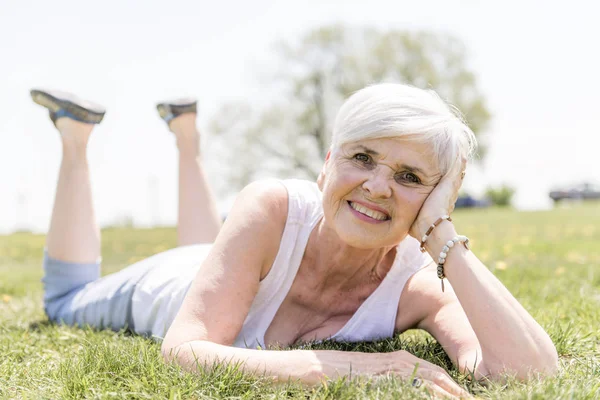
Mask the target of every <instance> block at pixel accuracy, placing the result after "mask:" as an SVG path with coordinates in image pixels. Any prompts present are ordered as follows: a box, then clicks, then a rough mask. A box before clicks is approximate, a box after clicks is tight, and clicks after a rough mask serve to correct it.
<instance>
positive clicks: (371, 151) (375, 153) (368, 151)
mask: <svg viewBox="0 0 600 400" xmlns="http://www.w3.org/2000/svg"><path fill="white" fill-rule="evenodd" d="M353 149H360V150H362V151H363V152H365V153H367V154H369V155H371V156H378V155H379V153H378V152H376V151H375V150H373V149H371V148H369V147H366V146H363V145H362V144H357V145H356V146H354V148H353Z"/></svg>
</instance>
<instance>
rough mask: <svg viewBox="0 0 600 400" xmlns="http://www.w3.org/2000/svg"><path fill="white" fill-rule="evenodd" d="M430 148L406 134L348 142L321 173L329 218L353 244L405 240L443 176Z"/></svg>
mask: <svg viewBox="0 0 600 400" xmlns="http://www.w3.org/2000/svg"><path fill="white" fill-rule="evenodd" d="M429 153H430V151H428V147H427V146H426V145H425V144H421V143H415V142H412V141H407V140H406V139H390V138H383V139H369V140H361V141H357V142H352V143H347V144H344V145H343V146H342V147H341V148H340V149H339V150H337V151H336V152H335V153H333V154H331V156H330V157H329V158H328V159H327V160H326V163H325V166H324V167H323V172H322V174H321V176H320V177H319V187H320V188H321V190H322V192H323V209H324V221H325V223H327V224H328V226H330V227H332V228H333V229H334V230H335V232H336V233H337V234H338V236H339V237H340V238H341V239H342V240H343V241H344V242H346V243H347V244H348V245H350V246H353V247H357V248H363V249H371V248H380V247H384V246H393V245H397V244H398V243H400V242H401V241H402V240H403V239H404V238H405V237H406V235H407V234H408V231H409V229H410V227H411V225H412V223H413V222H414V221H415V219H416V217H417V215H418V213H419V210H420V209H421V206H422V205H423V203H424V202H425V199H426V198H427V196H428V195H429V193H431V191H432V190H433V188H434V187H435V185H436V184H437V182H438V181H439V179H440V173H439V171H438V168H437V165H436V163H435V161H434V159H433V157H432V156H431V155H429Z"/></svg>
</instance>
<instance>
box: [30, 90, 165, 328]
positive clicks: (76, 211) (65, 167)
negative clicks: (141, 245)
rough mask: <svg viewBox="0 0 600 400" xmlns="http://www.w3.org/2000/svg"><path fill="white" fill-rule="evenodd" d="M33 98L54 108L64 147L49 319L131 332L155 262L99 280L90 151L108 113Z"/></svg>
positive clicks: (72, 100)
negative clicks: (135, 306) (135, 300)
mask: <svg viewBox="0 0 600 400" xmlns="http://www.w3.org/2000/svg"><path fill="white" fill-rule="evenodd" d="M31 95H32V98H33V100H34V101H35V102H36V103H38V104H40V105H42V106H44V107H46V108H47V109H49V110H50V118H51V119H52V121H53V122H54V124H55V125H56V127H57V129H58V131H59V132H60V135H61V140H62V147H63V157H62V162H61V166H60V172H59V177H58V184H57V188H56V197H55V201H54V209H53V213H52V218H51V222H50V229H49V232H48V237H47V239H46V254H45V255H44V262H43V269H44V277H43V279H42V281H43V282H44V309H45V311H46V314H47V315H48V318H49V319H50V320H51V321H55V322H62V323H65V324H68V325H80V326H82V325H90V326H93V327H96V328H111V329H114V330H120V329H123V328H126V327H129V328H131V329H133V328H134V323H133V317H132V314H131V309H132V307H131V305H132V297H133V293H134V291H135V288H136V287H137V284H138V282H139V281H140V280H141V279H142V278H143V277H144V276H145V274H146V273H147V272H148V271H149V270H150V269H151V268H152V267H153V266H154V261H153V260H151V259H147V260H144V261H141V262H139V263H137V264H136V265H133V266H130V267H128V268H125V269H123V270H121V271H119V272H117V273H115V274H111V275H108V276H105V277H103V278H100V260H99V258H100V231H99V229H98V226H97V224H96V221H95V217H94V209H93V206H92V195H91V185H90V178H89V169H88V163H87V157H86V148H87V143H88V140H89V137H90V134H91V132H92V129H93V124H97V123H100V121H101V120H102V117H103V116H104V109H103V108H102V107H100V106H96V105H93V104H92V103H90V102H87V101H84V100H81V99H78V98H76V97H75V96H73V95H71V94H68V93H63V92H57V91H45V90H39V89H34V90H32V91H31ZM80 121H81V122H80Z"/></svg>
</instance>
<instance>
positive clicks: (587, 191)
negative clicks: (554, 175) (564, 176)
mask: <svg viewBox="0 0 600 400" xmlns="http://www.w3.org/2000/svg"><path fill="white" fill-rule="evenodd" d="M549 196H550V198H551V199H552V200H554V201H561V200H567V199H573V200H594V199H600V185H595V184H592V183H582V184H579V185H574V186H571V187H568V188H561V189H557V190H552V191H551V192H550V193H549Z"/></svg>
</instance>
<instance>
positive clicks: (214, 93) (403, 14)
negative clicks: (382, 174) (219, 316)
mask: <svg viewBox="0 0 600 400" xmlns="http://www.w3.org/2000/svg"><path fill="white" fill-rule="evenodd" d="M599 11H600V6H598V5H596V3H595V2H590V1H584V0H574V1H570V2H568V3H567V2H559V1H512V0H507V1H503V2H486V1H476V0H439V1H437V0H429V1H411V2H408V1H398V0H394V1H391V0H388V1H383V0H370V1H348V0H346V1H316V0H315V1H313V0H304V1H269V0H255V1H252V2H248V1H242V0H236V1H233V0H221V1H217V2H207V1H192V0H177V1H169V2H166V1H154V0H146V1H123V0H121V1H116V0H104V1H103V2H93V3H92V2H87V1H74V0H55V1H52V2H43V1H40V0H37V1H31V0H20V1H16V0H0V54H1V55H0V188H1V189H0V233H8V232H13V231H24V230H31V231H36V232H43V231H45V229H46V228H47V226H48V223H49V219H50V212H51V209H52V203H53V196H54V188H55V185H56V179H57V174H58V166H59V163H60V158H61V147H60V140H59V137H58V133H57V132H56V131H55V130H54V129H53V126H52V123H51V122H50V120H49V118H48V116H47V112H46V110H45V109H43V108H41V107H39V106H37V105H36V104H34V103H33V102H32V101H31V98H30V96H29V90H30V89H31V88H33V87H43V88H53V89H60V90H64V91H70V92H74V93H76V94H77V95H79V96H80V97H83V98H86V99H89V100H92V101H95V102H97V103H100V104H102V105H104V106H105V107H106V108H107V109H108V112H107V115H106V117H105V119H104V122H103V123H102V125H100V126H99V127H97V128H96V130H95V132H94V134H93V135H92V139H91V141H90V147H89V150H88V155H89V161H90V167H91V177H92V184H93V192H94V193H93V194H94V200H95V206H96V214H97V217H98V219H99V222H100V223H101V225H103V226H108V225H135V226H156V225H172V224H174V223H175V220H176V215H177V209H176V207H177V152H176V148H175V143H174V138H173V137H172V135H171V134H170V133H169V132H168V130H167V129H166V126H165V125H164V124H163V122H162V121H161V120H160V119H159V117H158V115H157V113H156V109H155V104H156V102H158V101H161V100H164V99H169V98H174V97H180V96H192V97H196V98H197V99H198V100H199V108H200V114H199V118H198V126H199V127H200V129H201V132H202V135H203V136H202V140H203V144H202V149H203V154H204V160H205V165H206V167H207V169H208V172H209V175H210V180H211V183H212V184H213V185H214V187H215V189H216V191H217V193H218V197H219V200H220V201H219V205H220V208H221V211H222V212H223V213H226V211H227V209H228V208H229V206H230V205H231V201H232V198H233V196H235V194H236V193H237V191H239V189H240V188H241V187H243V185H244V184H246V183H247V182H249V181H251V180H254V179H258V178H261V177H267V176H276V177H282V178H285V177H301V178H313V177H315V176H316V174H317V172H318V170H319V167H320V166H321V164H322V160H323V158H324V153H325V152H326V149H327V146H328V137H329V134H330V128H331V124H332V122H333V119H334V117H335V113H336V110H337V108H338V107H339V105H340V104H341V102H342V101H343V99H344V98H345V97H346V96H348V95H349V94H350V93H352V92H353V91H355V90H357V89H359V88H361V87H364V86H365V85H367V84H369V83H374V82H380V81H395V82H404V83H410V84H413V85H416V86H420V87H425V88H433V89H435V90H437V91H438V92H439V93H440V95H442V96H443V97H444V98H446V99H447V100H448V101H450V102H451V103H453V104H455V105H456V106H457V107H458V108H459V109H460V110H461V111H462V112H463V113H464V114H465V117H466V119H467V121H468V122H469V123H470V125H471V126H472V128H473V129H474V131H475V132H476V134H477V136H478V138H479V140H480V143H481V145H482V148H481V151H480V155H479V156H478V158H477V159H476V160H475V161H474V162H473V163H472V164H471V165H470V166H469V168H468V172H467V177H466V179H465V185H464V187H463V192H462V196H461V199H460V200H459V201H462V202H463V203H461V204H459V205H462V206H485V205H489V204H492V203H496V204H509V205H512V206H513V207H515V208H517V209H528V210H531V209H547V208H549V207H553V206H554V204H553V203H554V200H556V199H558V200H561V199H563V198H570V199H575V200H581V199H584V198H588V197H589V198H593V197H599V196H600V189H599V188H598V187H597V186H596V185H597V184H598V183H600V157H599V156H598V152H599V150H600V128H599V126H600V72H599V71H600V57H598V38H600V24H598V22H597V16H598V15H600V12H599ZM553 199H554V200H553ZM560 203H561V202H560V201H559V202H558V204H560Z"/></svg>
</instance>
